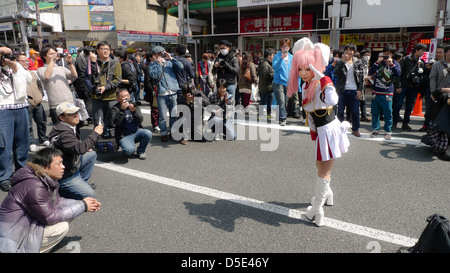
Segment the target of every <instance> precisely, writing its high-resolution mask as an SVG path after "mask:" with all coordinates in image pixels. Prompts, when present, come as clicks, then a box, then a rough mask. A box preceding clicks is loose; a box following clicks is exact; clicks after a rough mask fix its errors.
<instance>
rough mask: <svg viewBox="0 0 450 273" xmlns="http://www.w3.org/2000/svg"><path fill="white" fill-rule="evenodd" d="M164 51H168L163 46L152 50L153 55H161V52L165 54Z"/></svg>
mask: <svg viewBox="0 0 450 273" xmlns="http://www.w3.org/2000/svg"><path fill="white" fill-rule="evenodd" d="M164 51H166V50H165V49H164V47H162V46H155V47H154V48H152V53H153V54H158V53H161V52H164Z"/></svg>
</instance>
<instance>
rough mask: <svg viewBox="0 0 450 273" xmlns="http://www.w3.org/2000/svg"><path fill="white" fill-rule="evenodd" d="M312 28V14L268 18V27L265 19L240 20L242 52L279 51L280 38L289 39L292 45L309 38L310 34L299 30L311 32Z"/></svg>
mask: <svg viewBox="0 0 450 273" xmlns="http://www.w3.org/2000/svg"><path fill="white" fill-rule="evenodd" d="M300 18H301V21H302V23H301V24H300ZM312 27H313V15H312V14H303V15H302V16H300V15H299V14H298V13H296V14H288V15H278V16H270V17H269V27H267V17H250V18H241V21H240V34H241V36H242V44H243V46H242V51H243V52H250V53H253V54H254V53H256V52H258V51H261V52H264V50H265V49H266V48H274V49H279V48H280V44H279V41H280V40H281V39H282V38H289V39H291V44H292V45H293V44H294V43H295V42H296V41H297V40H298V39H301V38H303V37H309V36H310V32H308V31H301V30H311V29H312Z"/></svg>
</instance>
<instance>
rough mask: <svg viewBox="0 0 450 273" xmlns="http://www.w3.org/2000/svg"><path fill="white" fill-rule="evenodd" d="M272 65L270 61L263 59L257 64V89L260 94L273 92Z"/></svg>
mask: <svg viewBox="0 0 450 273" xmlns="http://www.w3.org/2000/svg"><path fill="white" fill-rule="evenodd" d="M273 71H274V70H273V67H272V62H270V61H268V60H266V59H264V60H263V61H262V62H261V63H260V64H259V83H258V89H259V93H261V94H270V93H272V92H273V89H272V82H273V74H274V72H273Z"/></svg>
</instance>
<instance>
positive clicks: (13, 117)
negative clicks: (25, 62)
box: [0, 42, 32, 191]
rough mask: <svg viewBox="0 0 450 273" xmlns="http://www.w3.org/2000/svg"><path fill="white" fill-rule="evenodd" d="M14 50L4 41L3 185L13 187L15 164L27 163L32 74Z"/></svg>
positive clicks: (0, 98) (0, 55) (0, 48)
mask: <svg viewBox="0 0 450 273" xmlns="http://www.w3.org/2000/svg"><path fill="white" fill-rule="evenodd" d="M12 53H13V52H12V50H11V48H10V47H9V45H7V44H6V43H3V42H0V61H1V68H0V69H1V70H0V139H1V143H2V147H1V149H0V188H1V190H2V191H8V190H9V189H10V188H11V176H12V174H13V164H14V166H15V169H16V171H17V170H18V169H20V168H22V167H23V166H25V164H26V163H27V160H28V148H29V145H30V139H29V133H28V132H29V113H28V106H29V103H28V101H27V83H28V82H31V80H32V78H31V75H30V74H29V73H28V72H27V71H26V70H25V69H24V68H23V67H22V66H21V65H19V64H17V62H16V61H15V57H14V55H13V54H12Z"/></svg>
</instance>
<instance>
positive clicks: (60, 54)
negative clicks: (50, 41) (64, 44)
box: [58, 53, 67, 58]
mask: <svg viewBox="0 0 450 273" xmlns="http://www.w3.org/2000/svg"><path fill="white" fill-rule="evenodd" d="M58 57H60V58H65V57H67V53H58Z"/></svg>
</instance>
